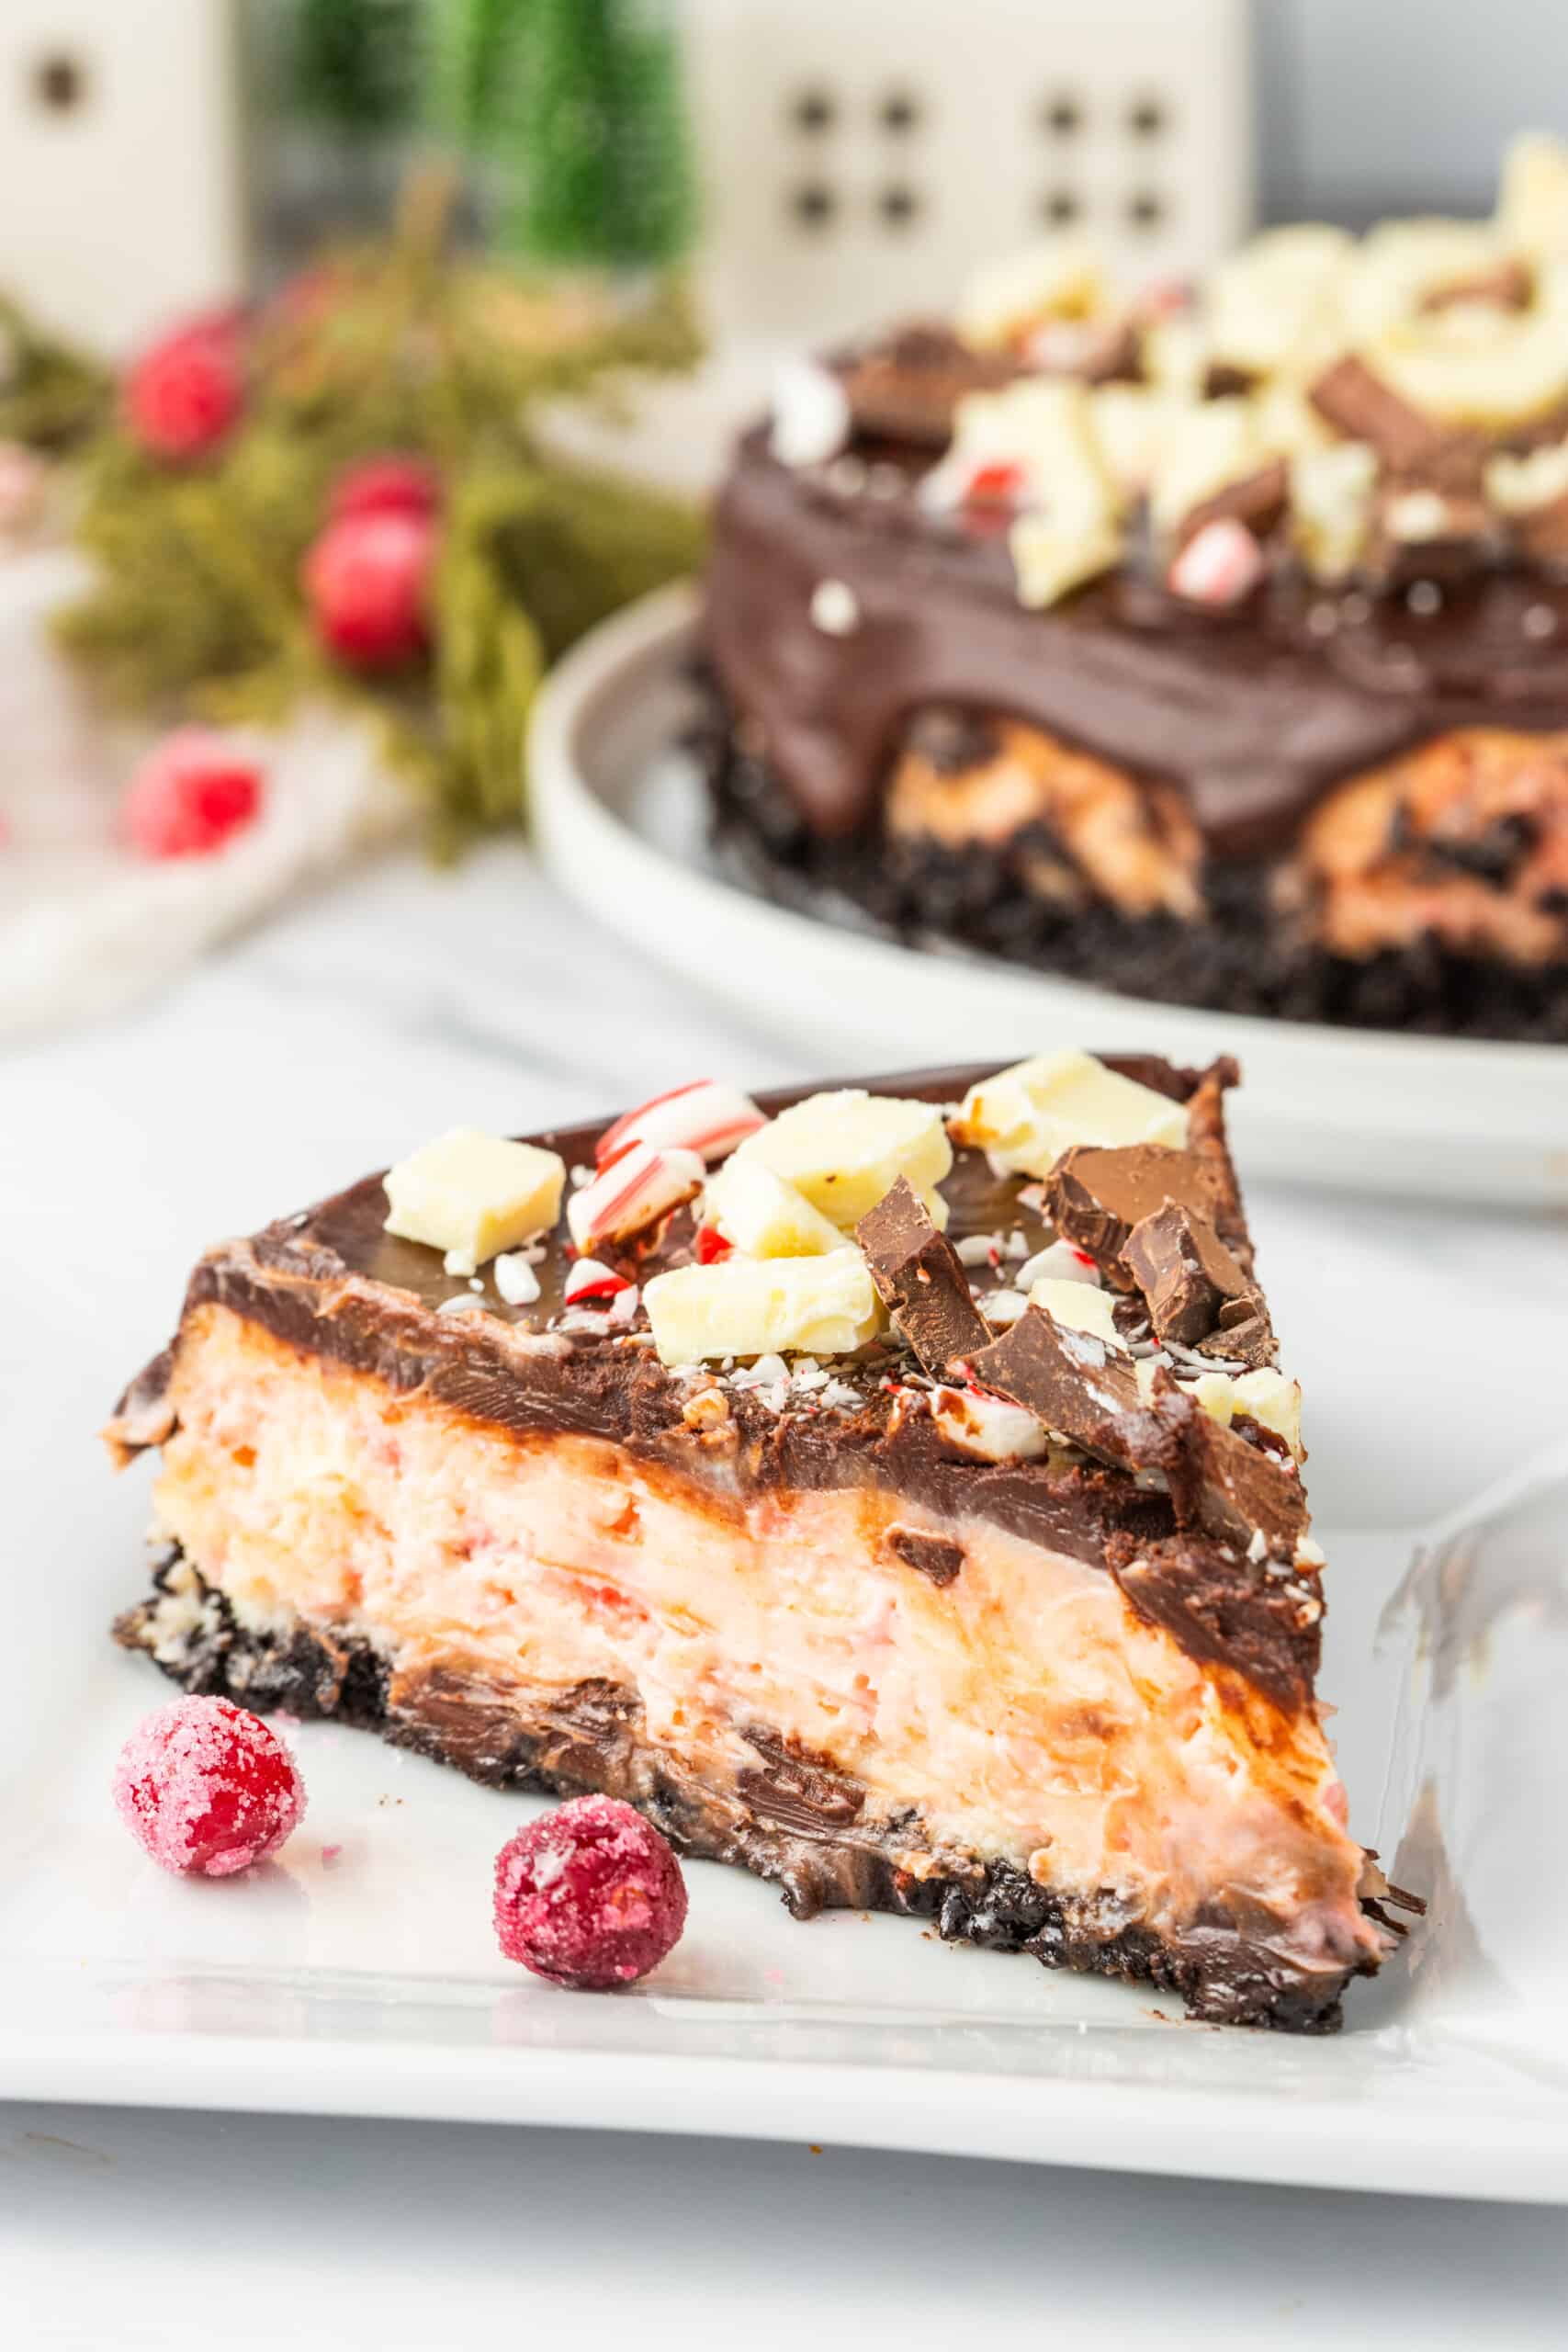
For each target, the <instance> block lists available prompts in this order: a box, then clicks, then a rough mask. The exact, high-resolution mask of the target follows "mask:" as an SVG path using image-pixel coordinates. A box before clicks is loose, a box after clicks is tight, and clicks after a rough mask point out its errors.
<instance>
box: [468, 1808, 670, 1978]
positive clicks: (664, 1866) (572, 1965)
mask: <svg viewBox="0 0 1568 2352" xmlns="http://www.w3.org/2000/svg"><path fill="white" fill-rule="evenodd" d="M685 1924H686V1883H685V1881H684V1879H683V1878H682V1875H681V1865H680V1863H679V1862H678V1861H677V1860H676V1859H675V1856H674V1854H673V1853H672V1851H671V1848H670V1846H669V1845H668V1843H667V1842H666V1840H665V1839H664V1838H661V1837H660V1834H659V1832H658V1830H657V1829H655V1828H654V1827H653V1826H651V1824H650V1823H649V1822H646V1821H645V1820H644V1819H643V1817H642V1815H640V1814H639V1813H634V1812H633V1811H632V1808H631V1806H630V1805H629V1804H622V1803H621V1802H620V1800H619V1798H618V1797H574V1798H573V1799H572V1800H571V1802H570V1804H563V1805H558V1807H557V1808H556V1810H555V1812H554V1813H547V1815H545V1817H544V1819H543V1820H542V1821H536V1822H533V1823H531V1824H530V1826H528V1827H527V1828H526V1829H520V1830H519V1831H518V1833H517V1835H516V1837H515V1838H509V1839H508V1841H507V1843H506V1844H505V1845H504V1846H503V1847H502V1849H501V1851H500V1853H499V1854H498V1855H497V1856H496V1858H495V1932H496V1934H497V1936H498V1937H499V1938H500V1939H501V1949H502V1951H503V1952H504V1953H505V1954H506V1957H507V1958H508V1960H520V1961H521V1962H522V1963H523V1965H524V1967H525V1968H527V1969H531V1970H532V1971H533V1973H534V1974H535V1975H536V1976H543V1977H546V1978H547V1979H548V1981H549V1982H550V1983H551V1984H552V1985H576V1986H578V1987H580V1988H581V1989H582V1990H584V1991H589V1992H599V1993H604V1992H610V1991H612V1990H613V1989H614V1988H615V1986H616V1985H631V1984H634V1983H635V1982H636V1980H637V1978H638V1977H639V1976H646V1975H647V1974H648V1973H649V1969H650V1968H657V1967H658V1965H659V1963H660V1961H661V1960H662V1959H664V1957H665V1955H666V1954H667V1953H669V1952H671V1951H674V1949H675V1946H676V1945H677V1944H678V1943H679V1942H680V1940H681V1930H682V1928H684V1926H685Z"/></svg>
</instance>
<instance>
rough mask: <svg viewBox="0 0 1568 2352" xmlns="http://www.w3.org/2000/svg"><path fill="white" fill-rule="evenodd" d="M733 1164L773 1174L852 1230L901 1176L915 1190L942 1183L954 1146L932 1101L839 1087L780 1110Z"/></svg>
mask: <svg viewBox="0 0 1568 2352" xmlns="http://www.w3.org/2000/svg"><path fill="white" fill-rule="evenodd" d="M732 1165H739V1166H759V1167H762V1168H768V1169H771V1170H773V1174H774V1175H775V1176H782V1177H783V1178H784V1182H785V1183H787V1184H793V1185H794V1186H795V1189H796V1191H797V1192H800V1193H804V1194H805V1196H806V1198H807V1200H808V1201H809V1202H810V1203H811V1204H812V1206H813V1207H814V1208H817V1209H819V1210H820V1211H821V1212H822V1214H823V1216H826V1217H828V1218H829V1219H830V1220H831V1222H832V1223H833V1224H834V1225H835V1226H837V1227H839V1229H840V1232H848V1231H849V1230H850V1229H851V1228H852V1227H854V1226H856V1225H858V1224H859V1222H860V1220H861V1218H862V1217H863V1216H865V1215H866V1213H867V1212H868V1210H871V1209H874V1207H875V1206H876V1204H877V1203H878V1201H880V1200H881V1199H882V1197H883V1195H884V1194H885V1193H889V1192H891V1191H892V1189H893V1186H894V1185H895V1184H896V1183H897V1181H898V1179H899V1177H900V1176H905V1177H908V1181H909V1182H910V1183H911V1184H912V1185H913V1186H914V1188H915V1190H916V1192H917V1193H929V1192H931V1190H932V1189H933V1188H934V1187H935V1186H936V1185H938V1184H940V1183H941V1182H942V1178H943V1177H944V1176H945V1175H946V1174H947V1172H948V1170H949V1169H950V1168H951V1167H952V1166H953V1148H952V1146H951V1145H950V1144H949V1142H948V1140H947V1133H946V1129H945V1128H944V1126H943V1125H942V1113H941V1112H940V1111H939V1110H936V1109H935V1108H933V1106H932V1105H931V1103H914V1102H908V1101H906V1100H904V1099H903V1098H901V1097H899V1096H897V1095H887V1094H868V1093H867V1092H866V1091H865V1090H864V1088H863V1087H840V1088H838V1089H835V1090H832V1091H828V1092H826V1093H822V1094H811V1095H808V1096H807V1099H806V1101H805V1102H804V1103H795V1105H794V1106H793V1107H792V1108H791V1109H790V1110H787V1111H781V1112H780V1114H779V1115H778V1117H777V1118H776V1119H773V1120H771V1121H770V1122H769V1124H768V1125H766V1126H765V1127H759V1128H758V1130H757V1132H756V1134H755V1135H751V1136H747V1138H746V1140H745V1142H744V1143H743V1144H741V1146H740V1147H739V1150H738V1151H737V1152H736V1154H735V1158H734V1161H733V1162H732Z"/></svg>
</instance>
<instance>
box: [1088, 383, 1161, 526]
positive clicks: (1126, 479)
mask: <svg viewBox="0 0 1568 2352" xmlns="http://www.w3.org/2000/svg"><path fill="white" fill-rule="evenodd" d="M1179 413H1180V404H1179V401H1176V400H1174V399H1173V398H1172V397H1171V395H1170V394H1169V393H1168V392H1163V391H1160V390H1156V387H1155V386H1154V385H1152V384H1100V385H1097V386H1096V387H1095V388H1094V389H1093V390H1091V391H1090V393H1089V422H1090V424H1091V425H1092V426H1093V428H1094V438H1095V445H1096V447H1098V449H1099V451H1100V462H1101V464H1102V465H1103V466H1104V468H1105V469H1106V471H1107V473H1108V474H1109V475H1110V476H1111V481H1113V482H1114V483H1115V485H1116V488H1117V490H1118V491H1119V492H1120V493H1121V495H1122V497H1123V498H1124V499H1133V498H1136V497H1139V496H1141V495H1142V493H1143V492H1144V491H1145V489H1146V488H1147V486H1148V482H1149V479H1150V477H1151V475H1152V474H1153V472H1154V469H1155V466H1156V462H1157V460H1158V458H1159V454H1160V451H1161V449H1162V448H1163V447H1165V444H1166V441H1167V440H1168V437H1169V435H1170V432H1171V428H1172V426H1173V425H1174V424H1175V423H1176V420H1177V417H1178V416H1179Z"/></svg>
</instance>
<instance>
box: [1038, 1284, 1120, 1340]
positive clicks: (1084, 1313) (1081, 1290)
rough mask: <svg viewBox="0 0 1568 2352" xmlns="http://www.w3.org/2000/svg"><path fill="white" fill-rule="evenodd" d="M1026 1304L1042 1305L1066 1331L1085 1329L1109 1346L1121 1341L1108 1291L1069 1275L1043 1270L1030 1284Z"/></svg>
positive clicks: (1052, 1318) (1054, 1321)
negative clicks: (1075, 1279) (1064, 1275)
mask: <svg viewBox="0 0 1568 2352" xmlns="http://www.w3.org/2000/svg"><path fill="white" fill-rule="evenodd" d="M1029 1304H1030V1305H1031V1306H1038V1307H1041V1308H1043V1310H1044V1312H1045V1313H1046V1314H1047V1315H1048V1316H1049V1317H1051V1320H1052V1321H1053V1323H1059V1324H1061V1325H1062V1326H1063V1327H1064V1328H1065V1329H1067V1330H1069V1331H1088V1332H1089V1334H1090V1336H1091V1337H1092V1338H1094V1339H1097V1340H1104V1341H1105V1343H1106V1345H1107V1346H1108V1347H1112V1348H1119V1347H1121V1345H1122V1335H1121V1333H1120V1332H1119V1331H1118V1330H1117V1329H1116V1318H1115V1316H1114V1314H1113V1313H1112V1311H1111V1308H1112V1301H1111V1293H1110V1292H1109V1291H1104V1290H1100V1289H1098V1288H1095V1287H1092V1286H1091V1285H1090V1284H1089V1283H1079V1282H1074V1281H1073V1280H1072V1279H1071V1277H1070V1276H1067V1277H1065V1278H1064V1277H1063V1276H1061V1275H1059V1274H1042V1275H1041V1276H1040V1277H1039V1279H1038V1280H1037V1281H1035V1282H1032V1283H1031V1284H1030V1286H1029Z"/></svg>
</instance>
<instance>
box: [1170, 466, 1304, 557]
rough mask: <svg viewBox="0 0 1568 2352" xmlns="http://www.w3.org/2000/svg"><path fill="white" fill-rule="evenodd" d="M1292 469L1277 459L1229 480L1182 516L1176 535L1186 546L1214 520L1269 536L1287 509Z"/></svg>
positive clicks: (1265, 536)
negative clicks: (1238, 477)
mask: <svg viewBox="0 0 1568 2352" xmlns="http://www.w3.org/2000/svg"><path fill="white" fill-rule="evenodd" d="M1290 492H1291V476H1290V469H1289V468H1288V467H1287V465H1286V464H1285V461H1284V459H1283V458H1274V459H1273V460H1271V462H1270V463H1269V464H1268V465H1266V466H1259V468H1258V471H1257V472H1256V473H1252V474H1246V475H1244V476H1243V478H1242V479H1241V481H1231V482H1226V484H1225V485H1224V489H1223V490H1216V491H1215V492H1214V493H1213V496H1212V497H1210V498H1201V499H1200V500H1199V501H1198V503H1197V505H1196V506H1194V507H1192V508H1190V510H1189V512H1188V513H1187V514H1186V515H1184V516H1183V517H1182V521H1181V526H1180V528H1179V531H1178V533H1177V537H1178V539H1179V541H1180V543H1181V545H1182V546H1183V547H1185V546H1186V544H1187V542H1188V540H1189V539H1195V538H1196V537H1197V536H1198V534H1199V532H1200V531H1201V530H1203V529H1205V528H1206V527H1207V526H1208V525H1209V524H1211V523H1222V522H1234V523H1242V524H1245V525H1246V526H1247V529H1248V530H1249V531H1250V532H1251V533H1252V535H1253V537H1254V538H1258V539H1264V538H1267V537H1268V536H1269V532H1270V531H1271V530H1272V529H1273V528H1274V526H1275V525H1276V523H1278V522H1279V520H1280V516H1281V515H1283V513H1284V511H1285V503H1286V501H1287V499H1288V498H1289V496H1290Z"/></svg>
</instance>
